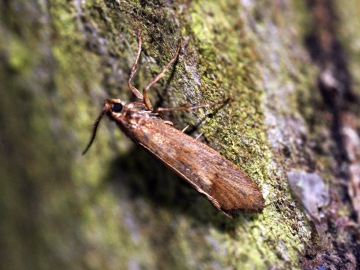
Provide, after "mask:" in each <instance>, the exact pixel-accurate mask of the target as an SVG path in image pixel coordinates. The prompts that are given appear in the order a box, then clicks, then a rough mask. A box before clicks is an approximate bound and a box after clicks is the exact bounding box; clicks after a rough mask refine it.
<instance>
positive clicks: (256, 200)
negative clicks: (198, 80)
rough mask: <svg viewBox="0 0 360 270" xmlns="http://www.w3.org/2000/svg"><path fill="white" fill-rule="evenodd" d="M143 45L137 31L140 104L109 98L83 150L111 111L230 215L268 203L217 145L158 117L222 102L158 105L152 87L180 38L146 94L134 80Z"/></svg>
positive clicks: (121, 124)
mask: <svg viewBox="0 0 360 270" xmlns="http://www.w3.org/2000/svg"><path fill="white" fill-rule="evenodd" d="M141 45H142V40H141V35H140V33H138V51H137V55H136V59H135V63H134V65H133V67H132V70H131V73H130V76H129V80H128V86H129V88H130V90H131V91H132V92H133V93H134V94H135V96H136V97H137V98H138V99H139V102H132V103H129V104H126V103H125V102H123V101H121V100H120V99H106V100H105V101H104V107H103V109H102V111H101V113H100V115H99V116H98V118H97V119H96V121H95V123H94V126H93V132H92V136H91V139H90V142H89V143H88V145H87V147H86V149H85V150H84V152H83V154H85V153H86V152H87V151H88V149H89V148H90V146H91V144H92V143H93V141H94V139H95V136H96V131H97V128H98V125H99V122H100V120H101V119H102V117H103V116H105V115H106V116H107V117H108V118H109V119H110V120H111V121H113V122H115V124H116V125H117V127H118V128H120V130H121V131H122V132H123V133H125V135H126V136H127V137H129V138H130V139H131V140H132V141H134V142H135V143H136V144H138V145H140V146H141V147H143V148H144V149H145V150H146V151H147V152H149V153H150V154H151V155H153V156H154V157H155V158H157V159H158V160H160V161H161V162H162V163H164V164H165V165H166V166H168V167H169V168H170V169H171V170H173V171H174V172H175V173H177V174H178V175H180V176H181V177H182V178H183V179H184V180H185V181H186V182H188V183H189V184H190V185H191V186H192V187H193V188H195V189H196V190H197V191H198V192H199V193H200V194H202V195H203V196H205V197H206V198H207V199H208V200H209V201H210V202H211V203H212V204H213V205H214V206H215V207H216V208H217V209H219V210H220V211H222V212H223V213H224V214H225V215H226V216H228V217H233V216H234V215H235V214H236V213H238V212H239V211H260V210H261V209H262V208H263V207H264V199H263V196H262V194H261V192H260V190H259V188H258V186H257V185H256V183H255V182H253V181H252V180H251V178H250V177H249V176H248V175H247V174H246V173H245V172H243V171H241V170H240V169H239V168H238V167H236V166H235V165H234V164H233V163H231V162H230V161H229V160H227V159H226V158H224V157H223V156H221V155H220V154H219V153H218V152H216V151H215V150H214V149H212V148H210V147H209V146H207V145H205V144H204V143H202V142H200V141H198V140H196V139H195V138H193V137H191V136H189V135H187V134H185V133H184V132H182V131H180V130H177V129H176V128H174V127H173V126H172V123H171V122H169V121H165V120H163V119H162V118H161V117H160V115H159V113H160V112H162V111H171V110H193V109H198V108H203V107H211V106H214V105H216V104H219V103H223V102H218V103H214V104H210V105H209V104H208V105H200V106H187V107H177V108H156V109H154V108H153V106H152V104H151V102H150V99H149V96H148V90H149V89H150V87H151V86H152V85H153V84H155V83H156V82H157V81H158V80H160V79H161V78H162V77H163V75H164V73H165V72H166V70H168V69H169V67H170V66H171V65H172V64H173V62H174V61H175V60H176V59H177V57H178V55H179V53H180V50H181V41H180V40H179V42H178V46H177V50H176V52H175V54H174V56H173V57H172V59H171V60H170V61H169V63H168V64H167V65H166V66H165V67H164V69H163V70H162V71H161V72H160V73H159V74H158V75H157V76H156V77H155V78H154V79H153V80H152V81H151V82H150V83H149V84H148V85H147V86H146V87H145V88H144V90H143V93H141V92H140V91H139V90H137V89H136V88H135V87H134V86H133V85H132V84H131V81H132V78H133V77H134V75H135V73H136V71H137V69H138V65H137V63H138V60H139V57H140V53H141Z"/></svg>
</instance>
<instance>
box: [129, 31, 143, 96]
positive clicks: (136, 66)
mask: <svg viewBox="0 0 360 270" xmlns="http://www.w3.org/2000/svg"><path fill="white" fill-rule="evenodd" d="M137 38H138V51H137V54H136V58H135V63H134V65H133V67H132V69H131V72H130V76H129V80H128V86H129V88H130V90H131V91H132V92H133V93H134V95H135V96H136V97H137V98H138V99H140V100H141V101H143V100H144V97H143V95H142V94H141V93H140V91H139V90H137V89H136V88H135V86H133V85H132V84H131V81H132V78H133V77H134V75H135V73H136V71H137V69H138V65H137V63H138V61H139V58H140V53H141V44H142V41H141V34H140V31H139V32H138V34H137Z"/></svg>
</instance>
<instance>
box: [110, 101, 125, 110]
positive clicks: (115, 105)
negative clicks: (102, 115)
mask: <svg viewBox="0 0 360 270" xmlns="http://www.w3.org/2000/svg"><path fill="white" fill-rule="evenodd" d="M122 108H123V105H122V104H121V103H114V105H113V107H112V109H111V110H112V111H113V112H121V110H122Z"/></svg>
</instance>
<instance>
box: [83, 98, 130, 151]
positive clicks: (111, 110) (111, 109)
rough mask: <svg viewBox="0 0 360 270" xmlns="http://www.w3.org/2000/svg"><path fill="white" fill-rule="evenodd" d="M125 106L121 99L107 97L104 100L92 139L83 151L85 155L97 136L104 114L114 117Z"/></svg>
mask: <svg viewBox="0 0 360 270" xmlns="http://www.w3.org/2000/svg"><path fill="white" fill-rule="evenodd" d="M123 108H124V104H123V103H122V102H121V100H120V99H106V100H105V101H104V107H103V109H102V111H101V113H100V114H99V116H98V117H97V119H96V121H95V123H94V126H93V131H92V135H91V138H90V141H89V143H88V145H87V147H86V148H85V150H84V151H83V153H82V154H83V155H85V154H86V152H87V151H88V150H89V148H90V146H91V145H92V143H93V142H94V140H95V137H96V131H97V128H98V126H99V123H100V121H101V119H102V118H103V116H104V115H107V116H109V117H110V118H112V117H114V114H118V113H121V111H122V110H123Z"/></svg>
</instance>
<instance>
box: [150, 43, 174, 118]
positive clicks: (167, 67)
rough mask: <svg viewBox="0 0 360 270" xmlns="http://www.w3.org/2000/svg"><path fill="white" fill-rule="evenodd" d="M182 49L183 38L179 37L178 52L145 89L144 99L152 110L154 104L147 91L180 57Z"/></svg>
mask: <svg viewBox="0 0 360 270" xmlns="http://www.w3.org/2000/svg"><path fill="white" fill-rule="evenodd" d="M180 49H181V40H180V39H179V40H178V46H177V49H176V52H175V54H174V56H173V58H172V59H171V60H170V61H169V63H167V65H166V66H165V67H164V68H163V70H162V71H161V72H160V73H159V74H158V75H157V76H156V77H155V78H154V79H152V81H151V82H150V83H149V84H148V85H147V86H146V87H145V88H144V91H143V95H144V99H143V100H144V103H145V105H146V107H147V108H148V109H149V110H150V111H152V110H153V106H152V105H151V102H150V99H149V96H148V93H147V91H148V90H149V88H150V87H151V86H153V85H154V84H155V83H156V82H157V81H158V80H160V79H161V78H162V77H163V76H164V73H165V72H166V71H167V70H168V69H169V67H170V66H171V65H172V63H174V62H175V60H176V58H177V57H178V55H179V53H180Z"/></svg>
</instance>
